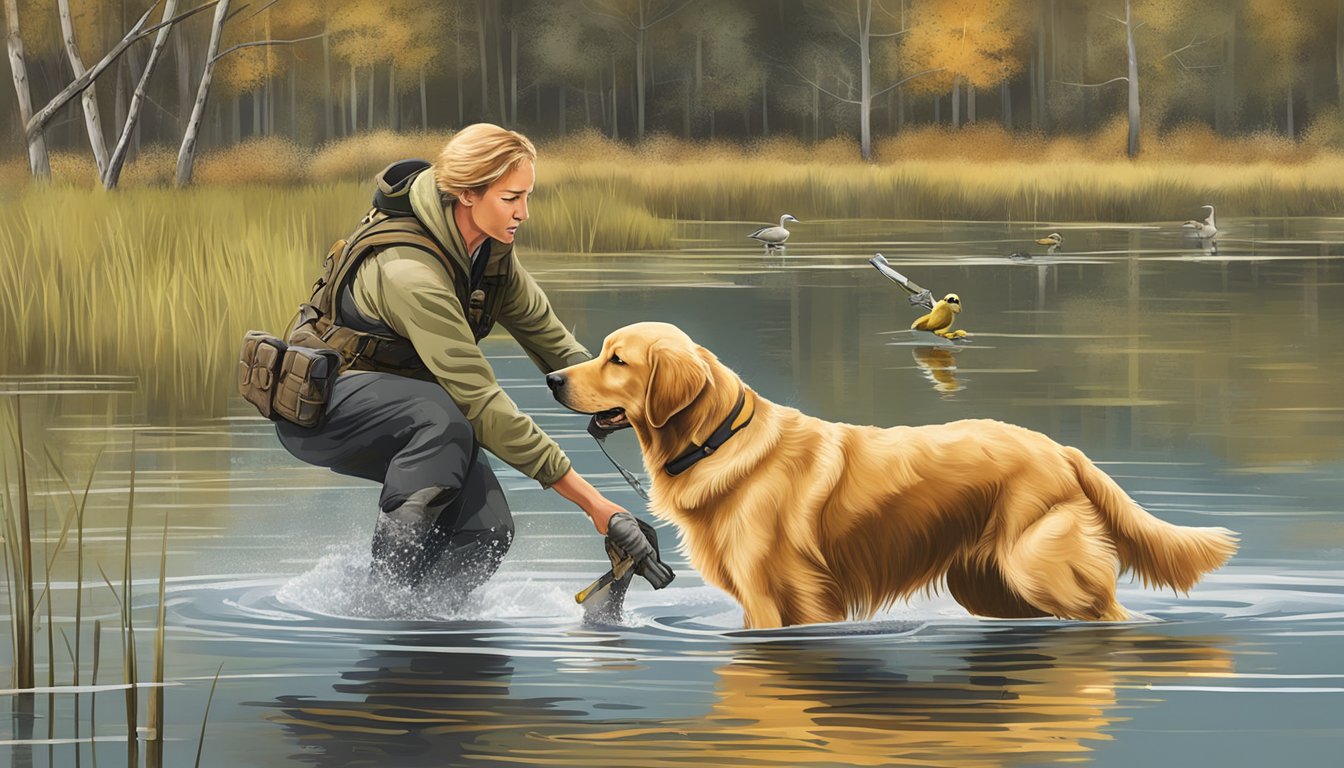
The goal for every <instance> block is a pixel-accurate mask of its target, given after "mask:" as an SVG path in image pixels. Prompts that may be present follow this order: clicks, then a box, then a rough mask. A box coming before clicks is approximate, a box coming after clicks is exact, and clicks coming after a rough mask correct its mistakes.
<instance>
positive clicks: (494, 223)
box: [459, 160, 536, 243]
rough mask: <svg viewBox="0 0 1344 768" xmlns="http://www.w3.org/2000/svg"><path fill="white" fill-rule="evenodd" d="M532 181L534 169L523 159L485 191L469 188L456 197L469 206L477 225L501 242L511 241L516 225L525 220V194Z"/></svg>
mask: <svg viewBox="0 0 1344 768" xmlns="http://www.w3.org/2000/svg"><path fill="white" fill-rule="evenodd" d="M535 182H536V170H535V169H534V168H533V167H532V163H531V162H530V161H527V160H524V161H522V162H521V163H519V164H518V165H516V166H514V168H513V170H511V171H509V172H508V173H505V174H504V175H503V176H501V177H499V179H498V180H497V181H495V183H493V184H491V185H490V186H489V187H486V189H485V192H484V193H480V192H476V191H475V190H470V189H469V190H467V191H465V192H463V193H462V196H461V197H460V198H459V199H460V200H461V202H462V203H464V204H465V205H467V206H468V210H469V211H471V220H472V222H473V223H474V224H475V225H476V226H477V228H479V229H480V230H481V231H482V232H484V233H485V234H486V235H488V236H490V237H493V238H494V239H496V240H498V241H499V242H501V243H512V242H513V237H514V234H515V233H516V232H517V231H518V225H519V224H522V223H523V222H524V221H527V198H528V197H529V196H530V195H531V194H532V186H533V185H534V184H535Z"/></svg>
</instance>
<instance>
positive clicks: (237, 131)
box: [183, 93, 243, 144]
mask: <svg viewBox="0 0 1344 768" xmlns="http://www.w3.org/2000/svg"><path fill="white" fill-rule="evenodd" d="M231 127H232V129H233V136H232V143H233V144H237V143H238V142H240V141H242V140H243V95H242V94H240V93H235V94H233V120H232V126H231ZM183 135H184V136H185V135H186V134H183Z"/></svg>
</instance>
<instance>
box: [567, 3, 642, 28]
mask: <svg viewBox="0 0 1344 768" xmlns="http://www.w3.org/2000/svg"><path fill="white" fill-rule="evenodd" d="M579 4H580V5H582V6H583V7H584V10H586V11H588V12H589V13H592V14H595V15H597V16H606V17H607V18H608V19H611V20H612V21H615V22H618V23H621V24H629V25H630V28H631V29H639V27H638V26H636V25H635V23H634V22H633V21H631V20H630V19H628V18H626V17H625V16H617V15H616V14H614V13H610V12H608V11H602V10H598V9H597V8H594V7H593V6H591V5H589V4H588V0H581V2H580V3H579Z"/></svg>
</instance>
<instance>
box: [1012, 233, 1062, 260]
mask: <svg viewBox="0 0 1344 768" xmlns="http://www.w3.org/2000/svg"><path fill="white" fill-rule="evenodd" d="M1063 242H1064V237H1063V235H1061V234H1059V233H1058V232H1051V233H1050V234H1048V235H1046V236H1045V237H1042V238H1041V239H1039V240H1037V241H1036V244H1037V245H1048V246H1050V247H1049V248H1047V249H1046V250H1045V255H1046V256H1054V255H1055V251H1057V250H1059V246H1060V245H1061V244H1063ZM1008 258H1010V259H1014V260H1016V261H1027V260H1029V259H1031V254H1030V253H1027V252H1026V251H1015V252H1013V253H1010V254H1008Z"/></svg>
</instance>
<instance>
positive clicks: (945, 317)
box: [910, 293, 966, 339]
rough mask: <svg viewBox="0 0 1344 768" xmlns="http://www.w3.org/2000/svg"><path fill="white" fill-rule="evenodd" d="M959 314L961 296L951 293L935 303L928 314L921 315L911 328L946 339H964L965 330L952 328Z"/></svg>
mask: <svg viewBox="0 0 1344 768" xmlns="http://www.w3.org/2000/svg"><path fill="white" fill-rule="evenodd" d="M959 314H961V297H960V296H958V295H957V294H955V293H949V294H947V295H946V296H944V297H943V298H942V300H941V301H939V302H938V303H937V304H934V305H933V311H931V312H929V313H928V314H927V315H921V316H920V317H919V318H918V319H917V320H915V322H913V323H911V324H910V330H912V331H929V332H930V333H933V334H935V335H938V336H942V337H943V338H945V339H962V338H965V337H966V332H965V331H953V330H951V328H952V323H953V322H955V321H956V319H957V315H959Z"/></svg>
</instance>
